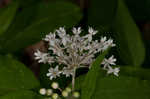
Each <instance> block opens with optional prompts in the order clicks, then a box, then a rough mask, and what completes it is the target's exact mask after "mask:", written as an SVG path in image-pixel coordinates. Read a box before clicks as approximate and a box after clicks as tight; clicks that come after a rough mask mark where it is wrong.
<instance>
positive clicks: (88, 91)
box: [81, 50, 108, 99]
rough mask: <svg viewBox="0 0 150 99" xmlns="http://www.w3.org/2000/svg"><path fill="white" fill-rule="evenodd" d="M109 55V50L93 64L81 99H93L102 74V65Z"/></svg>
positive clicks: (82, 89)
mask: <svg viewBox="0 0 150 99" xmlns="http://www.w3.org/2000/svg"><path fill="white" fill-rule="evenodd" d="M107 53H108V50H107V51H105V52H103V53H102V54H101V55H99V56H98V57H97V58H96V60H95V61H94V62H93V63H92V65H91V69H90V70H89V71H88V73H87V75H86V77H85V80H84V81H83V83H82V88H81V99H91V97H92V94H93V93H94V90H95V87H96V86H95V85H96V82H97V79H98V74H99V72H100V64H101V62H102V61H103V59H104V57H105V55H106V54H107Z"/></svg>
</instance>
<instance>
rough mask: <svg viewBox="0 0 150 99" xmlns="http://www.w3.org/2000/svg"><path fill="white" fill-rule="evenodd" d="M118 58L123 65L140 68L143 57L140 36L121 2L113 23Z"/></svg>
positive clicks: (143, 50) (143, 52) (121, 0)
mask: <svg viewBox="0 0 150 99" xmlns="http://www.w3.org/2000/svg"><path fill="white" fill-rule="evenodd" d="M113 30H114V31H115V32H116V33H115V37H116V42H117V48H118V53H119V56H120V58H121V59H122V61H123V62H124V63H125V64H128V65H134V66H140V65H141V64H142V63H143V61H144V57H145V48H144V45H143V42H142V39H141V34H140V32H139V29H138V28H137V26H136V24H135V22H134V21H133V19H132V17H131V16H130V13H129V12H128V9H127V7H126V6H125V4H124V2H123V0H118V8H117V12H116V17H115V20H114V22H113Z"/></svg>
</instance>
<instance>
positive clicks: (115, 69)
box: [107, 67, 120, 76]
mask: <svg viewBox="0 0 150 99" xmlns="http://www.w3.org/2000/svg"><path fill="white" fill-rule="evenodd" d="M119 71H120V68H117V67H116V68H114V69H113V68H112V67H110V68H109V69H108V71H107V74H112V73H113V74H114V75H115V76H119V75H118V73H119Z"/></svg>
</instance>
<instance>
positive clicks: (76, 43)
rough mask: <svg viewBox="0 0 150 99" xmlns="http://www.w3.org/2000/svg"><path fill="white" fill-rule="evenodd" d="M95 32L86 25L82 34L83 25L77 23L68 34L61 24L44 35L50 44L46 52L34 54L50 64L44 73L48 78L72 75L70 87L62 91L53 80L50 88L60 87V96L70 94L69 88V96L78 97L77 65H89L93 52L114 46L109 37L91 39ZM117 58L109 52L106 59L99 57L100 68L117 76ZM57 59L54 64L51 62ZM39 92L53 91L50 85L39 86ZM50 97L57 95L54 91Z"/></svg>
mask: <svg viewBox="0 0 150 99" xmlns="http://www.w3.org/2000/svg"><path fill="white" fill-rule="evenodd" d="M97 33H98V31H97V30H94V29H93V28H91V27H89V29H88V33H87V34H86V35H82V29H81V28H80V27H78V28H75V27H74V28H73V29H72V34H67V33H66V30H65V28H64V27H60V28H59V29H56V30H55V31H54V32H53V33H52V32H50V33H49V34H48V35H46V37H45V38H44V39H43V40H44V41H46V42H47V43H48V44H49V48H48V50H49V53H44V52H41V51H40V50H37V51H36V52H35V53H34V55H35V59H36V60H38V63H44V64H49V65H50V68H49V69H48V73H47V74H46V76H47V77H49V79H50V80H53V79H55V78H56V77H59V76H60V75H61V74H62V75H65V76H66V77H70V76H71V77H72V88H66V89H65V90H64V91H63V90H62V89H60V88H59V87H58V83H57V82H54V83H53V84H52V88H53V89H59V90H60V91H61V92H62V96H63V97H69V93H70V92H71V91H72V92H74V93H71V96H74V97H76V98H78V97H79V93H78V92H75V91H74V87H75V77H76V70H77V69H78V68H82V67H85V68H89V69H90V68H91V63H92V62H93V61H94V60H95V58H96V57H95V54H97V53H103V52H104V51H105V50H107V49H108V48H110V47H114V46H115V44H114V43H113V40H112V39H107V38H106V37H101V39H100V40H93V36H94V35H96V34H97ZM115 62H116V59H115V58H114V56H113V55H112V56H111V57H110V58H108V59H106V58H105V59H104V60H103V61H102V63H101V64H102V66H103V69H104V70H106V71H107V74H114V75H115V76H118V73H119V71H120V68H118V67H115V68H114V67H112V65H116V64H115ZM54 63H57V64H58V65H56V66H55V67H54V68H53V67H51V65H52V64H54ZM40 93H41V94H42V95H45V94H46V93H47V94H48V95H51V94H52V90H51V89H43V88H41V89H40ZM51 97H52V98H54V99H57V98H58V97H59V96H58V94H56V93H53V94H52V95H51Z"/></svg>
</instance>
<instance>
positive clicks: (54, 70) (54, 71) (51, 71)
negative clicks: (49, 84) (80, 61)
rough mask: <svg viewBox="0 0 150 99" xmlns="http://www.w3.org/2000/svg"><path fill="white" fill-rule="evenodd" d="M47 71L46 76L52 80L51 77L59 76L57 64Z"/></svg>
mask: <svg viewBox="0 0 150 99" xmlns="http://www.w3.org/2000/svg"><path fill="white" fill-rule="evenodd" d="M48 71H49V73H47V74H46V75H47V76H48V77H50V80H52V79H53V78H56V77H57V76H60V73H61V71H59V69H58V66H56V67H55V68H50V69H49V70H48Z"/></svg>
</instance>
